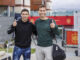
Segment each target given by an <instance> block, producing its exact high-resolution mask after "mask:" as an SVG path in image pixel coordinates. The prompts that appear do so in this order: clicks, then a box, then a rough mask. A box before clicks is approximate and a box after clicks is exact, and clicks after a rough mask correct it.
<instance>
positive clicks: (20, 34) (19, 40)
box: [8, 9, 36, 60]
mask: <svg viewBox="0 0 80 60" xmlns="http://www.w3.org/2000/svg"><path fill="white" fill-rule="evenodd" d="M28 17H29V11H28V10H27V9H23V10H22V11H21V19H19V20H18V21H16V20H15V21H14V22H13V24H12V26H11V28H10V29H9V30H8V34H11V33H12V32H15V47H14V51H13V60H20V56H21V55H23V58H24V60H30V55H31V47H30V45H31V35H32V33H35V34H36V28H35V26H34V25H33V24H32V23H31V22H29V20H28Z"/></svg>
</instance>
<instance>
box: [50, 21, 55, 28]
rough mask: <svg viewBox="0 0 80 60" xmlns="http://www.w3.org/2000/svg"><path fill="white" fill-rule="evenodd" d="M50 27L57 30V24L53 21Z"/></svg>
mask: <svg viewBox="0 0 80 60" xmlns="http://www.w3.org/2000/svg"><path fill="white" fill-rule="evenodd" d="M50 27H51V28H55V23H54V22H53V20H52V23H51V24H50Z"/></svg>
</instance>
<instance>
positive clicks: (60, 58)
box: [52, 44, 66, 60]
mask: <svg viewBox="0 0 80 60" xmlns="http://www.w3.org/2000/svg"><path fill="white" fill-rule="evenodd" d="M52 57H53V60H64V59H65V58H66V54H65V51H64V50H63V49H61V48H60V47H59V46H58V45H57V44H53V50H52Z"/></svg>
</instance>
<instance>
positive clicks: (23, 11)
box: [21, 9, 29, 14]
mask: <svg viewBox="0 0 80 60" xmlns="http://www.w3.org/2000/svg"><path fill="white" fill-rule="evenodd" d="M24 11H26V12H28V13H29V10H28V9H22V11H21V14H22V12H24Z"/></svg>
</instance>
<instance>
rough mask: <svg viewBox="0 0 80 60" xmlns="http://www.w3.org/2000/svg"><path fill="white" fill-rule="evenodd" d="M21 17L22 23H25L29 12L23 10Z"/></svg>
mask: <svg viewBox="0 0 80 60" xmlns="http://www.w3.org/2000/svg"><path fill="white" fill-rule="evenodd" d="M21 17H22V21H23V22H26V21H28V17H29V12H28V11H27V10H24V11H22V12H21Z"/></svg>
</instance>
